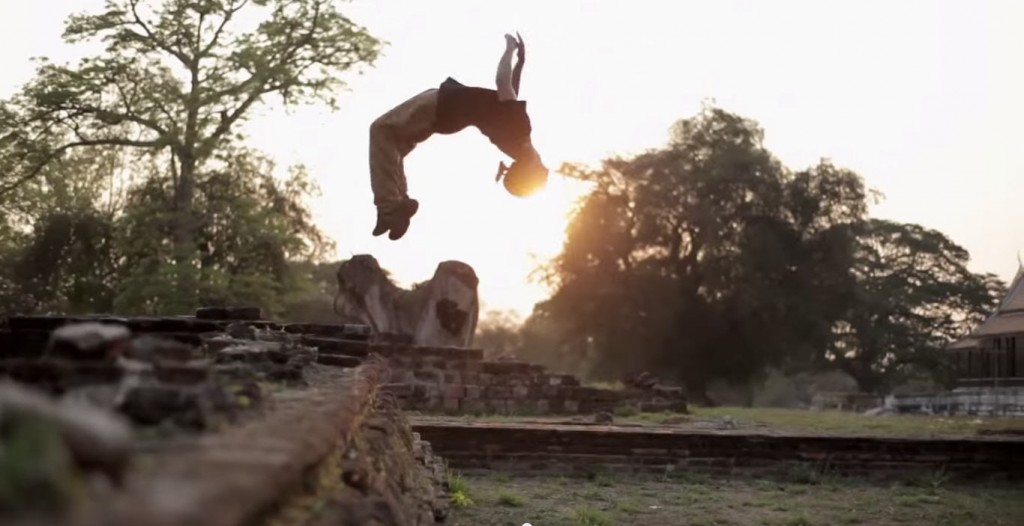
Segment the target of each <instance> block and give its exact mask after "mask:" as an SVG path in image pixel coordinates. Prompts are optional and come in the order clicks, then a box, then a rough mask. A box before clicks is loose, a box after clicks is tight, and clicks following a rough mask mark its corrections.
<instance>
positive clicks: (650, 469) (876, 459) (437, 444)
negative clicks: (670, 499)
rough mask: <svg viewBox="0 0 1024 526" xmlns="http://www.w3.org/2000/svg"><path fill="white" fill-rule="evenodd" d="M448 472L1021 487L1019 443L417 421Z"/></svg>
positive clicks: (1023, 449) (1022, 446)
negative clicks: (931, 480) (940, 477)
mask: <svg viewBox="0 0 1024 526" xmlns="http://www.w3.org/2000/svg"><path fill="white" fill-rule="evenodd" d="M414 429H415V430H416V431H417V432H418V433H420V435H421V436H422V437H423V438H424V439H426V440H428V441H430V443H431V444H432V445H433V447H434V450H435V451H437V452H438V454H440V455H441V456H443V457H444V458H445V459H446V460H447V461H448V464H449V466H451V467H452V468H455V469H459V470H473V469H489V470H500V471H503V472H512V473H547V474H556V475H564V474H578V475H594V474H597V473H602V472H604V473H615V474H624V473H654V474H659V475H666V476H672V475H673V474H676V473H678V474H685V473H686V472H688V471H696V472H703V473H710V474H716V475H732V476H735V475H742V476H758V477H778V478H783V479H785V478H789V477H792V476H794V475H797V474H800V475H803V476H819V475H843V476H851V475H852V476H859V477H865V478H882V479H887V480H897V479H913V478H914V477H918V478H920V477H922V476H924V477H927V476H934V475H935V474H936V473H939V472H941V473H943V474H944V475H945V476H948V477H951V478H958V479H987V480H1001V481H1019V480H1021V478H1024V458H1022V454H1024V441H1020V440H1002V439H970V440H965V439H898V438H870V437H833V436H797V435H772V434H764V433H751V432H749V431H736V432H721V431H717V432H708V431H703V432H702V431H692V430H675V429H665V428H660V429H658V428H650V427H611V426H603V425H594V424H589V425H572V424H550V423H544V424H540V423H535V424H525V423H498V422H487V423H483V422H475V423H467V422H417V423H416V424H415V425H414Z"/></svg>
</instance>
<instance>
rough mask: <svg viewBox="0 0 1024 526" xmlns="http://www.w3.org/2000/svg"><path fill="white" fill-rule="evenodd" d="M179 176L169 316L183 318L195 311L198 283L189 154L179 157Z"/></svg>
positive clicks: (192, 160) (192, 166)
mask: <svg viewBox="0 0 1024 526" xmlns="http://www.w3.org/2000/svg"><path fill="white" fill-rule="evenodd" d="M179 160H180V162H181V172H180V173H179V175H178V181H177V182H178V184H177V187H176V188H175V189H174V231H173V243H174V252H173V253H174V266H175V275H176V276H177V283H176V286H175V298H174V299H172V300H171V301H170V302H168V307H169V308H170V309H171V310H175V311H182V312H171V313H169V314H184V313H186V312H189V311H192V310H194V309H195V308H196V307H198V305H197V302H198V297H197V290H198V283H197V279H196V278H197V276H196V272H195V268H194V265H193V260H194V259H195V255H196V244H195V221H194V220H193V217H192V203H193V201H194V200H195V171H196V161H195V158H194V157H193V156H192V154H191V152H186V153H183V154H181V155H179Z"/></svg>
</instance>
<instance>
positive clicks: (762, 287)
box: [527, 107, 867, 400]
mask: <svg viewBox="0 0 1024 526" xmlns="http://www.w3.org/2000/svg"><path fill="white" fill-rule="evenodd" d="M563 171H564V172H568V173H570V174H572V175H574V176H576V177H579V178H581V179H584V180H588V181H591V182H592V183H593V184H594V190H593V192H592V193H591V194H590V195H588V196H587V197H586V198H585V199H584V200H583V201H582V203H581V204H580V206H579V208H578V209H577V211H576V213H575V215H574V216H573V219H572V221H571V223H570V226H569V228H568V230H567V238H566V242H565V246H564V248H563V251H562V253H561V254H560V255H559V256H558V257H557V258H556V259H555V260H554V261H553V262H552V264H551V265H550V266H549V267H548V268H547V277H548V278H549V280H550V282H551V284H552V285H554V287H555V293H554V294H553V296H552V297H551V298H550V299H549V300H547V301H545V302H543V303H541V304H539V305H538V306H537V308H536V312H535V313H534V318H535V319H538V320H544V322H543V323H537V324H536V325H537V326H541V325H543V326H545V327H546V330H544V331H542V333H545V334H549V335H553V337H552V340H551V341H553V342H556V343H554V345H556V346H557V348H558V349H560V350H571V351H569V352H574V353H578V355H579V356H578V359H576V360H574V361H575V362H577V363H587V364H589V366H590V369H589V370H587V371H580V372H583V373H584V374H590V375H593V376H597V377H604V378H607V379H617V378H616V377H618V378H621V376H623V375H625V374H629V373H634V372H637V369H641V368H642V369H648V370H655V371H658V372H659V374H664V375H666V376H673V377H675V378H676V379H679V380H682V381H683V382H684V383H685V384H686V385H687V387H688V388H689V390H690V392H691V395H692V396H693V397H694V399H696V400H701V399H705V398H706V395H705V394H704V393H705V389H706V385H707V383H708V382H709V381H710V380H713V379H721V380H727V381H731V382H738V383H744V382H748V381H750V380H751V379H752V378H754V377H755V376H757V375H758V374H759V373H760V372H761V371H763V369H764V368H765V367H766V366H767V365H771V364H778V363H782V362H784V361H786V360H787V359H788V358H789V356H790V355H791V354H792V353H794V352H796V349H800V350H802V351H805V352H810V351H809V350H810V349H815V348H816V349H818V350H820V349H821V348H823V347H824V346H825V345H827V343H828V341H829V337H830V329H831V326H832V319H831V318H832V317H835V316H838V315H839V313H840V312H843V311H842V307H843V303H842V298H841V297H838V298H837V297H836V296H835V295H834V294H830V292H834V290H835V287H832V285H833V284H837V283H843V282H844V280H846V279H848V278H847V274H848V269H849V262H850V258H851V254H852V247H853V246H854V245H853V244H854V241H855V233H856V231H857V225H858V224H859V223H860V222H861V221H862V218H863V216H864V214H865V213H866V203H865V199H866V195H867V192H866V191H865V189H864V187H863V184H862V182H861V180H860V178H859V177H858V176H857V175H856V174H853V173H852V172H849V171H845V170H841V169H838V168H836V167H834V166H832V165H831V164H829V163H827V162H822V163H821V164H819V165H818V166H816V167H813V168H811V169H809V170H805V171H802V172H798V173H792V172H790V171H789V170H787V169H785V167H783V166H782V165H781V163H779V162H778V161H777V160H776V159H775V158H774V157H773V156H772V155H771V153H770V152H769V151H768V150H767V149H766V148H765V147H764V144H763V131H762V130H761V129H760V128H759V127H758V125H757V124H756V123H754V122H753V121H750V120H749V119H744V118H742V117H740V116H737V115H735V114H731V113H729V112H726V111H723V110H721V109H718V108H713V107H707V108H705V109H704V110H703V111H702V112H701V113H700V114H699V115H697V116H696V117H694V118H691V119H685V120H682V121H680V122H679V123H677V124H676V126H675V127H674V129H673V132H672V136H671V139H670V141H669V143H668V145H666V146H665V147H663V148H660V149H654V150H650V151H648V152H645V153H643V154H640V155H637V156H635V157H633V158H630V159H622V158H616V159H609V160H607V161H605V162H604V163H603V165H602V166H601V168H599V169H596V170H588V169H585V168H582V167H579V166H567V167H565V168H564V169H563ZM829 287H832V290H831V291H830V290H829ZM527 325H528V326H530V325H533V324H530V323H528V324H527Z"/></svg>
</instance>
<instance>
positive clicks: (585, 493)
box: [447, 475, 1024, 526]
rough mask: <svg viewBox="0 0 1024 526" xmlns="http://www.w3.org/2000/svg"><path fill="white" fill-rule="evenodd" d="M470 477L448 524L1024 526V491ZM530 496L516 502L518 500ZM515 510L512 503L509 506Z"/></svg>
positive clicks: (859, 483) (852, 484)
mask: <svg viewBox="0 0 1024 526" xmlns="http://www.w3.org/2000/svg"><path fill="white" fill-rule="evenodd" d="M499 478H501V477H498V476H496V475H481V476H471V477H469V478H468V482H469V484H467V485H464V486H462V489H463V490H466V489H467V487H468V486H472V490H473V497H474V498H475V500H476V504H475V505H473V506H472V507H468V508H455V509H453V510H452V513H451V516H450V517H449V519H448V521H447V524H448V525H449V526H482V525H491V524H511V525H515V526H519V525H520V524H524V523H527V522H528V523H530V524H534V525H539V524H542V525H550V526H579V525H598V526H605V525H617V526H648V525H661V524H664V525H673V524H691V525H698V524H703V525H716V526H721V525H729V524H734V525H741V524H744V525H745V524H755V525H765V526H809V525H813V526H825V525H859V524H863V525H869V524H870V525H872V526H906V525H915V526H916V525H921V526H925V525H927V526H932V525H938V526H941V525H948V526H959V525H961V524H984V525H986V526H997V525H1005V526H1011V525H1013V526H1015V525H1017V524H1024V487H1017V486H1009V485H1006V486H1003V485H985V486H963V485H957V486H956V487H955V488H946V487H937V488H932V487H927V486H923V485H922V486H902V485H882V484H876V483H871V482H869V481H865V480H842V479H835V480H831V481H829V482H827V483H819V484H806V483H795V482H791V481H778V480H773V481H758V480H747V479H722V478H715V479H703V480H701V479H700V478H696V477H695V478H694V479H692V480H684V481H677V480H664V479H662V480H659V479H657V478H655V477H629V476H625V475H618V476H617V478H616V479H615V485H614V486H611V487H608V486H598V485H597V484H594V483H593V482H585V481H582V480H579V479H572V480H570V481H569V483H568V487H566V486H563V485H561V481H564V480H565V479H559V478H554V477H543V476H538V477H513V478H512V480H511V481H510V482H507V483H500V482H498V480H499ZM520 495H524V496H528V497H529V498H525V499H521V500H519V499H516V498H515V496H520ZM512 502H514V503H516V505H511V503H512Z"/></svg>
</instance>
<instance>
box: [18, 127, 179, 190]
mask: <svg viewBox="0 0 1024 526" xmlns="http://www.w3.org/2000/svg"><path fill="white" fill-rule="evenodd" d="M159 145H160V142H159V141H135V140H131V139H120V138H114V139H95V140H79V141H75V142H71V143H68V144H65V145H63V146H61V147H60V148H57V149H55V150H53V151H51V152H50V153H49V154H47V155H46V157H45V158H44V159H43V161H42V162H40V163H38V164H37V165H36V166H35V167H34V168H33V169H32V170H30V171H29V172H28V173H26V174H25V175H22V176H21V177H19V178H17V179H16V180H14V181H13V182H11V183H8V184H6V185H4V186H0V196H3V195H5V194H7V193H9V192H11V191H13V190H15V189H17V188H18V187H19V186H21V185H22V184H25V183H27V182H28V181H30V180H32V179H33V178H35V177H36V176H37V175H39V172H42V171H43V168H46V165H48V164H50V162H52V161H53V160H55V159H57V158H58V157H60V156H61V155H63V154H64V152H66V151H68V150H71V149H73V148H79V147H85V146H126V147H133V148H152V147H154V146H159Z"/></svg>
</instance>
